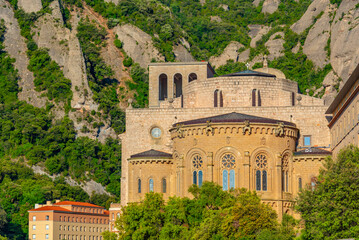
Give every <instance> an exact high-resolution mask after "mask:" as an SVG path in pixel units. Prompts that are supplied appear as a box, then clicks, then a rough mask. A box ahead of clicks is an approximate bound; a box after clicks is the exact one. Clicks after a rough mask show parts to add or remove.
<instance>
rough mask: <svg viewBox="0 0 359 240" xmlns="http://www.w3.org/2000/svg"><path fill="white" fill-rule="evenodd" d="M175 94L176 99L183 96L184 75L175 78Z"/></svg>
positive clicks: (177, 75)
mask: <svg viewBox="0 0 359 240" xmlns="http://www.w3.org/2000/svg"><path fill="white" fill-rule="evenodd" d="M173 93H174V94H173V95H174V97H176V98H177V97H180V96H182V75H181V74H179V73H177V74H176V75H175V76H174V77H173Z"/></svg>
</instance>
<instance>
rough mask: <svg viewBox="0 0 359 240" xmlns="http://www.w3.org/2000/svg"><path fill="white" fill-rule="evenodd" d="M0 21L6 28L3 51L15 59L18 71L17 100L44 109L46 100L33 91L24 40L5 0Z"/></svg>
mask: <svg viewBox="0 0 359 240" xmlns="http://www.w3.org/2000/svg"><path fill="white" fill-rule="evenodd" d="M0 19H4V21H5V26H6V32H5V40H4V45H5V51H6V52H8V53H9V55H10V57H12V58H14V59H16V62H15V63H14V66H15V68H16V69H17V70H18V71H19V76H20V81H19V87H20V88H21V92H20V93H19V94H18V98H19V99H20V100H22V101H26V102H27V103H29V104H32V105H33V106H35V107H44V106H45V103H46V99H45V98H41V97H40V94H41V93H39V92H37V91H35V85H34V75H33V73H32V72H30V71H29V70H28V69H27V66H28V65H29V59H28V58H27V55H26V51H27V47H26V44H25V39H24V38H23V37H22V36H21V35H20V27H19V24H18V22H17V20H16V18H15V17H14V12H13V10H12V7H11V6H10V4H9V3H8V2H7V1H5V0H0Z"/></svg>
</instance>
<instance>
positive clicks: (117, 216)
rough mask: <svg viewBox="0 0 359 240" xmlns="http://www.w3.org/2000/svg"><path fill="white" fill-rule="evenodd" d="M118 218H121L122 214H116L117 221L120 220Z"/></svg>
mask: <svg viewBox="0 0 359 240" xmlns="http://www.w3.org/2000/svg"><path fill="white" fill-rule="evenodd" d="M118 218H120V213H117V214H116V219H118ZM105 224H106V222H105Z"/></svg>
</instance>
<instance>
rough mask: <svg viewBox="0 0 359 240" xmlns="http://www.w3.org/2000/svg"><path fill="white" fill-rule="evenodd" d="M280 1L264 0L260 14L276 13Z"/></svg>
mask: <svg viewBox="0 0 359 240" xmlns="http://www.w3.org/2000/svg"><path fill="white" fill-rule="evenodd" d="M279 3H280V0H264V2H263V7H262V13H269V14H272V13H274V12H275V11H277V9H278V6H279Z"/></svg>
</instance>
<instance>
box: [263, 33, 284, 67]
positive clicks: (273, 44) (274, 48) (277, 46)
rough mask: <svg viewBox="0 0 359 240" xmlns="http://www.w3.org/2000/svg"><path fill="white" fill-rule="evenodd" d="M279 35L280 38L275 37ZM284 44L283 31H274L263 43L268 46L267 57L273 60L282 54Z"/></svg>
mask: <svg viewBox="0 0 359 240" xmlns="http://www.w3.org/2000/svg"><path fill="white" fill-rule="evenodd" d="M278 35H279V36H281V38H278V39H275V38H276V37H277V36H278ZM283 44H284V33H283V32H276V33H274V34H273V35H272V36H271V37H270V38H269V40H268V41H267V42H266V43H265V46H266V47H267V48H268V51H269V55H268V59H269V60H271V61H272V60H273V59H275V58H278V57H280V56H283V55H284V53H283V50H284V47H283Z"/></svg>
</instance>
